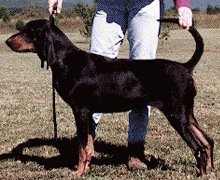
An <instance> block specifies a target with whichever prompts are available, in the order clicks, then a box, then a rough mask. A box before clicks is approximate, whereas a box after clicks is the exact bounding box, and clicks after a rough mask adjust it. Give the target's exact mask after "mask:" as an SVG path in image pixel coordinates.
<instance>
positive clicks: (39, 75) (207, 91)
mask: <svg viewBox="0 0 220 180" xmlns="http://www.w3.org/2000/svg"><path fill="white" fill-rule="evenodd" d="M200 32H201V34H202V36H203V37H204V42H205V52H204V55H203V57H202V59H201V61H200V62H199V64H198V65H197V67H196V69H195V76H196V80H197V85H198V95H197V97H196V100H195V116H196V117H197V119H198V121H199V123H200V125H201V126H202V128H203V129H204V130H205V131H206V132H207V133H208V134H209V135H210V136H211V137H213V139H214V140H215V150H214V163H215V170H214V171H213V172H208V175H207V177H206V178H204V179H219V177H220V121H219V120H220V98H219V96H220V82H219V79H220V63H219V60H220V29H201V30H200ZM67 35H68V36H69V38H70V39H71V40H72V41H73V42H74V43H75V44H76V45H77V46H78V47H81V48H82V49H84V50H88V47H89V44H88V43H85V39H83V38H82V37H81V36H80V35H79V34H78V33H72V34H70V33H68V34H67ZM9 36H10V34H4V35H0V61H1V63H0V78H1V79H0V179H71V177H70V176H69V174H70V172H71V170H73V169H75V168H76V165H77V142H76V138H75V135H74V134H75V131H76V129H75V124H74V118H73V115H72V113H71V109H70V108H69V107H68V106H67V105H66V104H65V103H64V102H63V101H62V99H61V98H60V97H58V96H57V99H56V103H57V121H58V136H59V138H58V140H57V141H55V140H53V121H52V89H51V72H50V70H48V71H47V70H46V69H41V68H40V61H39V59H38V57H37V56H36V55H35V54H18V53H14V52H12V51H11V50H9V48H7V47H6V45H5V44H4V41H5V40H6V38H7V37H9ZM128 49H129V48H128V42H127V41H126V40H125V42H124V44H123V45H122V48H121V50H120V55H119V56H120V57H127V54H128ZM194 49H195V47H194V41H193V40H192V37H191V36H190V35H189V33H188V32H187V31H185V30H173V31H171V37H170V38H169V39H168V40H167V41H165V42H164V43H163V44H162V43H161V42H160V43H159V47H158V57H160V58H168V59H172V60H176V61H186V60H188V59H189V58H190V57H191V55H192V53H193V51H194ZM152 78H153V77H152ZM127 132H128V122H127V113H119V114H105V115H103V118H102V120H101V122H100V125H99V127H98V132H97V138H96V142H95V150H96V157H95V158H94V159H93V161H92V168H91V171H90V172H89V173H88V174H86V175H85V176H84V177H83V178H84V179H199V178H197V172H196V170H197V169H196V163H195V159H194V157H193V155H192V153H191V151H190V149H189V148H188V147H187V146H186V144H185V143H184V142H183V141H182V139H181V138H180V137H179V136H178V135H177V133H176V132H175V131H174V130H173V129H172V127H171V126H170V125H169V123H168V122H167V120H166V119H165V118H164V116H163V115H162V114H161V113H160V112H159V111H157V110H156V109H153V110H152V115H151V119H150V123H149V128H148V135H147V143H146V146H145V149H146V152H145V153H146V161H147V163H148V167H149V168H148V170H146V171H137V172H130V171H128V170H127V167H126V162H127V157H126V146H127ZM72 179H73V178H72Z"/></svg>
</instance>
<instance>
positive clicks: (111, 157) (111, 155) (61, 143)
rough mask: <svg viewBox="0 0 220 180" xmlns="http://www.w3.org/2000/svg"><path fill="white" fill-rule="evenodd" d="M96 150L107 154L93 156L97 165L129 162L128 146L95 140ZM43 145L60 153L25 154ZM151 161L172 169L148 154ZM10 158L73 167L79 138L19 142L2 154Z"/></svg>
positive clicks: (151, 164) (0, 157)
mask: <svg viewBox="0 0 220 180" xmlns="http://www.w3.org/2000/svg"><path fill="white" fill-rule="evenodd" d="M94 145H95V151H96V152H98V153H101V154H105V155H104V157H103V156H101V158H96V157H95V158H93V160H92V164H96V165H115V166H117V165H120V164H127V154H126V152H127V151H126V146H122V145H113V144H108V143H106V142H103V141H100V140H99V141H95V143H94ZM41 146H52V147H55V148H57V149H58V151H59V155H58V156H55V157H50V158H46V157H43V156H41V155H39V156H35V155H26V154H23V151H24V149H26V148H29V149H31V148H36V147H41ZM148 157H149V159H150V160H149V161H147V160H146V164H147V165H148V168H149V169H154V168H157V167H160V168H161V169H162V170H168V169H172V168H171V167H169V166H168V165H166V164H165V162H164V160H161V159H156V158H155V157H154V156H150V155H149V156H148ZM8 159H14V160H20V161H21V162H24V163H25V162H30V161H31V162H36V163H38V164H39V165H43V166H44V168H45V169H53V168H62V167H67V168H70V169H73V168H74V166H75V165H77V163H78V140H77V138H76V137H75V138H73V139H67V138H63V139H57V140H55V139H37V138H36V139H30V140H28V141H27V142H24V143H22V144H19V145H18V146H17V147H15V148H14V149H13V150H12V151H11V152H10V153H7V154H1V155H0V161H5V160H8Z"/></svg>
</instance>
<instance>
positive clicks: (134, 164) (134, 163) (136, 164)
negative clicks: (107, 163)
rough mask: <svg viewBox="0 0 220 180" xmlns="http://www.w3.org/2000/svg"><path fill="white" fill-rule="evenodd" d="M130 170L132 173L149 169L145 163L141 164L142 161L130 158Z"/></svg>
mask: <svg viewBox="0 0 220 180" xmlns="http://www.w3.org/2000/svg"><path fill="white" fill-rule="evenodd" d="M128 169H129V170H131V171H134V170H145V169H147V165H146V164H145V163H143V162H141V160H140V159H138V158H136V157H129V159H128Z"/></svg>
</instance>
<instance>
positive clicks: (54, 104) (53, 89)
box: [50, 6, 57, 140]
mask: <svg viewBox="0 0 220 180" xmlns="http://www.w3.org/2000/svg"><path fill="white" fill-rule="evenodd" d="M56 9H57V6H54V8H53V12H52V15H50V19H51V18H53V20H54V14H55V10H56ZM51 73H52V106H53V107H52V109H53V127H54V139H55V140H57V116H56V92H55V79H54V73H53V71H52V69H51Z"/></svg>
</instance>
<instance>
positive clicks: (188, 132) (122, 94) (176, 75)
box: [6, 18, 214, 176]
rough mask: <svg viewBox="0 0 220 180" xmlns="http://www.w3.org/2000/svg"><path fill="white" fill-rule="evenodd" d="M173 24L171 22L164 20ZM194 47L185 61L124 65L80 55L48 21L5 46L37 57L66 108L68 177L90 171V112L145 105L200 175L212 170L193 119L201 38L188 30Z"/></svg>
mask: <svg viewBox="0 0 220 180" xmlns="http://www.w3.org/2000/svg"><path fill="white" fill-rule="evenodd" d="M161 21H164V22H166V21H169V22H173V23H178V20H177V19H164V20H161ZM189 32H190V33H191V34H192V36H193V37H194V39H195V42H196V49H195V51H194V53H193V56H192V57H191V59H190V60H189V61H188V62H186V63H179V62H173V61H170V60H165V59H156V60H154V61H142V60H135V61H128V60H122V59H114V60H113V59H110V58H107V57H103V56H100V55H96V54H92V53H88V52H85V51H83V50H81V49H79V48H77V47H76V46H74V45H73V43H72V42H71V41H70V40H69V39H68V38H67V37H66V36H65V34H64V33H63V32H62V31H61V30H60V29H59V28H58V27H57V26H56V25H54V20H53V18H50V20H49V21H48V20H45V19H41V20H33V21H30V22H29V23H27V24H26V25H25V27H24V28H23V29H22V30H21V31H20V32H18V33H17V34H14V35H12V36H11V37H10V38H8V39H7V41H6V44H7V45H8V46H9V47H10V48H11V49H12V50H13V51H16V52H33V53H37V55H38V56H39V58H40V59H41V65H42V67H44V62H45V61H46V63H47V67H50V68H51V70H52V74H53V76H54V80H55V83H54V87H55V89H56V91H57V92H58V93H59V95H60V96H61V97H62V98H63V100H64V101H65V102H66V103H68V104H69V105H70V107H71V108H72V110H73V113H74V116H75V122H76V126H77V133H78V139H79V164H78V167H77V170H76V171H74V172H73V175H77V176H80V175H83V174H84V173H86V172H87V171H89V169H90V162H91V159H92V157H93V156H94V145H93V137H92V123H93V119H92V114H93V113H95V112H103V113H111V112H121V111H128V110H134V109H138V108H141V107H143V106H146V105H151V106H154V107H156V108H158V109H159V110H160V111H162V112H163V113H164V115H165V116H166V117H167V119H168V120H169V122H170V124H171V125H172V126H173V127H174V129H175V130H176V131H177V132H178V133H179V135H180V136H181V137H182V138H183V140H184V141H185V142H186V143H187V145H188V146H189V147H190V148H191V149H192V152H193V154H194V156H195V158H196V160H197V164H198V168H199V170H200V174H201V175H205V174H206V169H212V168H213V147H214V141H213V140H212V139H211V138H210V137H209V136H208V135H206V134H205V133H204V132H203V130H201V128H200V127H199V125H198V123H197V120H196V119H195V117H194V115H193V105H194V97H195V95H196V87H195V81H194V78H193V76H192V71H193V69H194V67H195V66H196V64H197V63H198V62H199V60H200V58H201V56H202V54H203V48H204V45H203V39H202V37H201V36H200V34H199V32H198V31H197V30H196V29H195V28H194V27H191V28H190V29H189Z"/></svg>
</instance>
